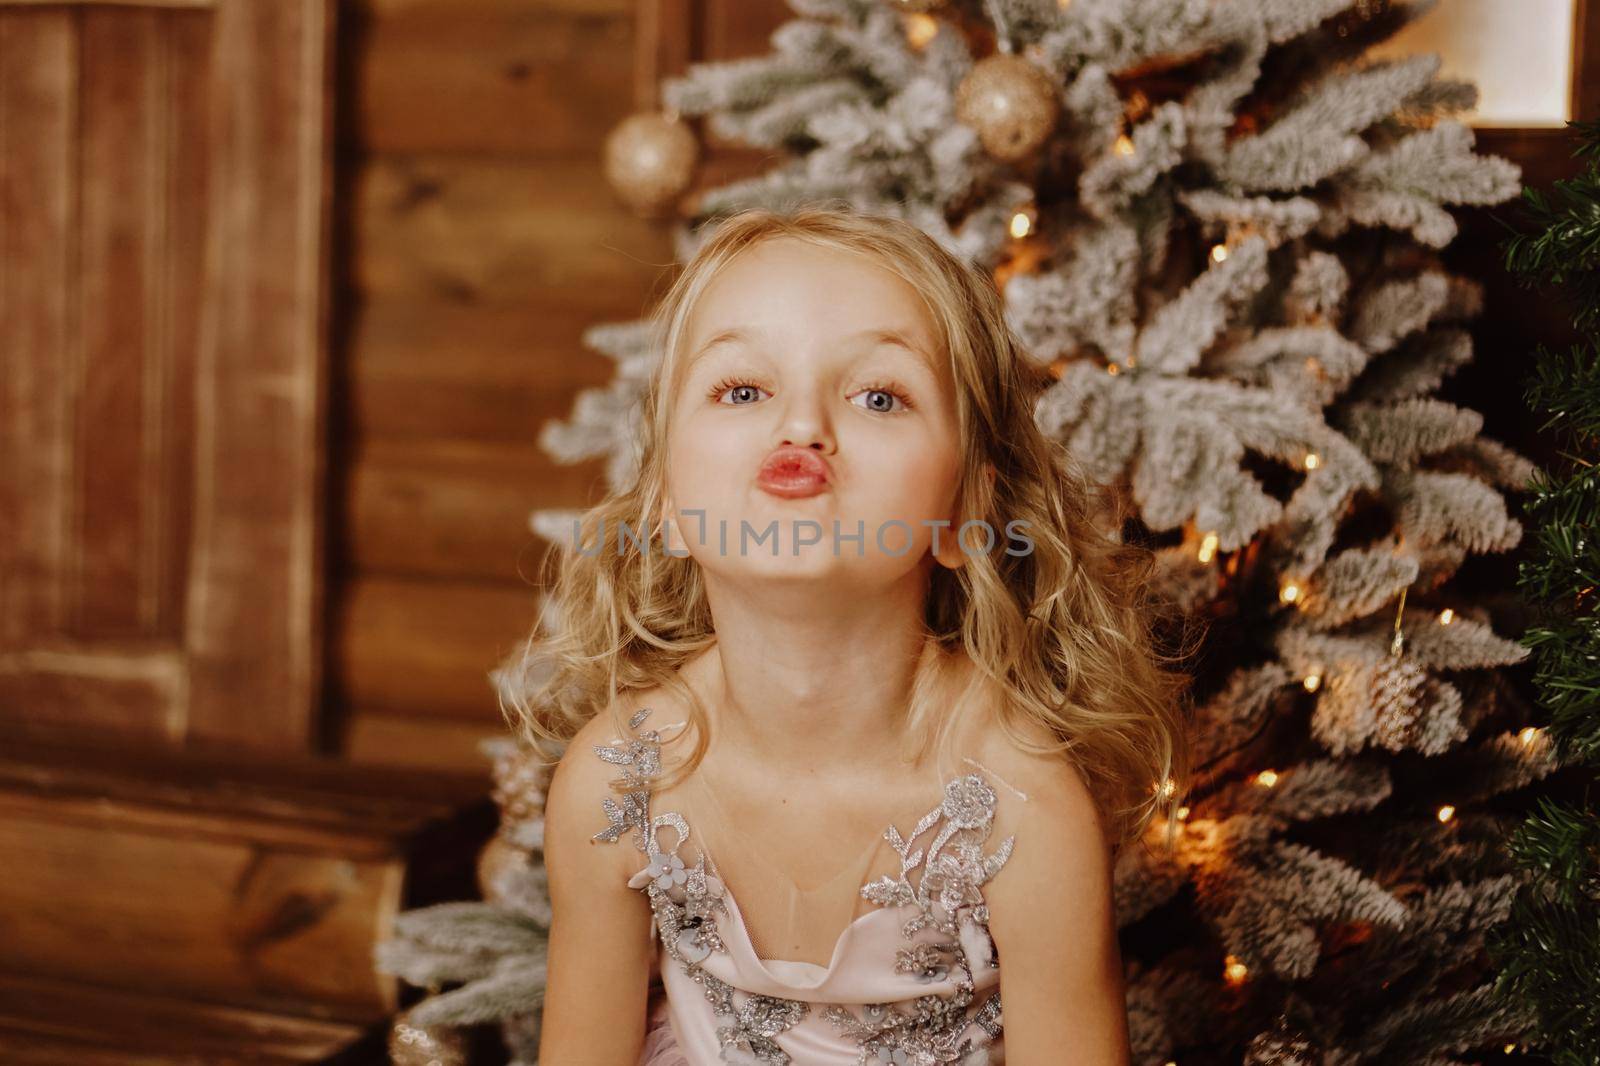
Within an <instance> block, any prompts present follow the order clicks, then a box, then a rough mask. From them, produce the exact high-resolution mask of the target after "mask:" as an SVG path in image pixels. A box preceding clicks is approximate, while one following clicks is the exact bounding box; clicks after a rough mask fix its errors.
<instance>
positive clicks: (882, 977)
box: [594, 708, 1027, 1066]
mask: <svg viewBox="0 0 1600 1066" xmlns="http://www.w3.org/2000/svg"><path fill="white" fill-rule="evenodd" d="M649 714H650V709H649V708H642V709H640V710H638V711H637V712H635V713H634V715H633V717H632V718H631V720H630V721H629V728H630V730H632V732H633V735H632V736H631V737H630V738H628V739H627V740H626V741H623V740H622V739H618V740H615V741H613V743H612V745H611V746H604V745H594V751H595V754H597V755H598V756H599V757H600V758H602V759H604V760H605V761H607V762H609V763H613V764H615V765H618V766H620V767H622V768H623V769H622V775H621V778H620V779H621V780H623V781H625V782H626V783H627V785H628V791H627V793H626V794H625V795H623V796H622V797H621V799H622V802H620V803H619V802H618V801H617V800H616V799H614V798H612V797H610V796H607V797H606V798H605V799H604V801H603V804H604V807H605V812H606V815H607V817H608V819H609V821H610V824H609V826H608V827H607V828H606V829H605V830H603V831H601V832H599V833H597V834H595V837H594V839H595V840H597V841H605V842H614V841H616V840H618V839H620V838H621V837H622V835H623V834H624V833H626V832H627V831H628V830H629V829H633V830H634V833H633V840H634V843H635V844H636V846H637V847H638V848H639V850H640V851H641V852H643V854H644V857H645V860H646V865H645V866H644V867H643V868H642V869H640V870H639V871H638V872H637V873H636V874H634V875H633V877H632V878H631V879H630V880H629V881H628V885H629V887H631V888H638V889H641V890H643V891H644V892H645V893H646V894H647V895H648V896H649V900H650V907H651V911H652V914H653V915H654V920H653V922H652V923H651V936H652V938H658V939H659V942H660V948H659V960H660V965H661V985H660V986H657V987H653V989H652V997H651V1000H650V1007H649V1024H648V1027H647V1035H646V1038H645V1042H644V1049H643V1052H642V1053H641V1055H640V1059H639V1066H712V1064H716V1063H745V1064H750V1066H757V1064H760V1066H785V1064H791V1063H792V1064H794V1066H862V1064H869V1063H895V1064H902V1066H935V1064H945V1063H954V1064H959V1066H999V1064H1002V1063H1004V1061H1005V1052H1004V1046H1003V1040H1002V1031H1001V1017H1000V987H999V986H1000V968H999V967H1000V963H999V959H998V957H997V953H996V951H995V948H994V943H993V941H992V940H991V938H990V936H989V931H988V918H989V913H988V908H987V907H986V906H985V904H984V900H983V893H982V891H981V886H982V885H983V884H984V883H985V882H987V881H988V880H990V879H991V878H992V877H994V876H995V874H996V873H998V872H999V871H1000V868H1001V867H1002V866H1004V865H1005V862H1006V859H1007V858H1008V857H1009V856H1010V854H1011V848H1012V843H1013V841H1014V839H1015V838H1014V837H1012V836H1008V837H1006V838H1005V839H1004V840H1002V841H1001V842H1000V843H999V845H998V846H997V847H996V848H995V850H994V851H993V852H992V853H990V854H985V850H984V849H985V841H986V840H987V838H988V837H989V836H990V832H991V829H992V828H993V825H994V822H995V813H996V793H995V791H994V789H993V788H992V787H991V786H990V784H989V781H988V779H987V778H986V777H985V776H984V775H983V774H980V773H963V774H960V775H957V776H955V777H953V778H951V779H949V780H948V781H945V782H944V783H943V798H942V800H936V801H935V802H934V805H933V806H932V809H931V810H927V812H926V813H925V814H923V815H922V817H921V818H920V819H918V821H917V822H916V825H915V828H914V829H913V830H912V831H911V832H910V833H909V834H908V835H905V836H902V834H901V833H900V830H899V828H898V827H897V826H895V825H890V826H889V827H888V828H887V829H886V830H884V832H883V834H882V835H881V836H880V837H879V838H878V839H877V840H876V841H875V842H874V847H873V848H871V849H869V851H868V852H867V853H866V855H865V856H863V857H861V858H860V859H858V860H856V861H855V862H854V863H851V864H850V865H849V866H847V867H846V869H845V870H844V871H843V872H842V873H841V874H839V875H837V876H835V877H834V878H833V879H832V880H830V881H829V882H828V883H827V884H824V885H820V886H817V887H816V888H812V889H805V888H802V887H801V886H800V885H798V884H797V883H795V882H794V881H793V880H792V879H789V878H785V877H784V876H783V875H782V874H781V873H779V872H778V871H776V870H774V869H773V868H772V867H767V871H768V873H767V874H766V875H764V877H765V881H766V883H765V884H763V886H762V887H763V891H762V893H759V894H757V896H752V897H748V898H746V899H745V900H744V902H745V904H746V905H747V906H754V904H756V903H758V902H759V903H760V904H761V907H760V908H758V910H753V911H751V914H752V915H757V914H759V915H760V916H761V921H760V922H753V923H751V924H750V925H747V923H746V918H745V915H744V913H743V912H742V911H741V908H740V901H739V900H736V899H735V898H734V894H733V891H732V889H731V888H730V887H729V886H728V884H727V883H726V881H725V879H724V878H723V877H722V876H721V874H722V871H720V870H719V868H718V866H717V863H716V862H715V861H714V860H713V859H712V857H711V852H712V851H713V850H715V851H716V853H717V854H719V855H722V856H724V857H725V858H727V859H730V860H731V858H732V856H733V855H735V854H740V853H742V854H743V855H744V857H745V858H744V862H743V864H742V867H741V869H742V870H744V871H747V872H751V873H752V881H750V882H741V883H750V884H753V883H755V875H754V872H756V871H759V869H760V857H759V850H760V849H759V848H758V847H757V848H745V849H743V850H742V852H741V850H740V848H741V846H740V844H739V841H738V837H737V833H738V830H737V827H736V825H735V824H734V823H733V822H732V820H731V819H728V818H723V817H717V816H716V815H717V813H718V811H719V809H718V808H716V806H715V797H714V795H713V794H712V793H711V792H710V791H709V790H704V789H701V790H700V791H701V792H702V793H703V795H702V798H701V799H700V800H698V801H696V802H695V803H694V804H693V806H694V807H695V811H694V813H695V814H696V821H697V825H696V832H695V833H691V829H690V825H689V819H687V818H686V817H685V816H684V814H683V813H682V811H683V810H687V809H689V808H688V807H680V808H679V809H677V810H665V811H653V810H652V809H651V799H652V793H653V792H654V780H655V778H656V777H657V775H658V774H659V773H660V771H661V757H660V740H661V736H660V734H659V733H658V732H657V731H656V730H655V729H644V730H641V729H640V726H641V725H642V724H643V723H644V720H645V719H646V718H647V717H648V716H649ZM675 724H682V723H675ZM966 761H967V762H969V763H972V764H973V765H979V764H977V763H975V762H973V760H970V759H968V760H966ZM691 776H692V775H691ZM1002 784H1004V782H1002ZM1006 787H1007V788H1010V786H1009V785H1007V786H1006ZM1012 791H1013V792H1016V790H1015V789H1012ZM1016 794H1017V795H1019V796H1021V797H1022V798H1023V799H1026V798H1027V797H1026V796H1025V795H1024V794H1023V793H1020V792H1017V793H1016ZM712 826H715V827H716V834H715V835H716V848H715V849H713V848H711V847H709V846H708V844H707V841H706V838H707V835H708V834H707V833H706V832H704V830H708V829H710V828H711V827H712ZM662 830H669V832H665V833H663V832H661V831H662ZM692 837H693V840H694V842H693V843H691V838H692ZM884 842H887V844H888V845H889V846H890V847H891V848H892V849H893V850H892V851H888V849H885V848H883V846H882V845H883V843H884ZM880 858H887V859H889V860H890V863H889V865H888V868H887V869H886V870H884V871H883V872H882V873H881V874H880V875H879V876H878V877H876V878H875V879H874V878H868V879H867V880H866V881H865V883H862V882H861V881H855V882H853V884H854V885H858V886H859V888H858V889H857V891H856V892H855V893H849V894H844V893H840V892H838V891H834V892H832V893H822V892H820V890H821V889H824V888H828V887H830V886H832V885H837V884H838V883H839V882H840V881H841V879H842V878H844V877H848V876H852V875H854V874H856V873H858V872H862V871H871V870H873V869H874V867H875V866H878V865H879V863H878V862H877V860H878V859H880ZM729 869H730V870H732V869H733V867H731V866H730V867H729ZM785 882H786V884H787V887H779V886H782V885H784V884H785ZM852 901H853V902H852ZM841 908H854V910H852V911H851V913H855V911H860V910H864V913H859V914H856V915H855V916H854V917H852V918H851V919H850V920H849V922H848V924H846V925H844V931H843V932H842V933H841V934H839V936H838V938H837V939H836V940H835V941H834V942H833V951H832V957H831V961H830V963H829V964H828V965H826V966H824V965H821V964H818V963H814V962H803V961H792V960H786V959H773V958H765V957H761V953H760V952H759V951H758V948H757V943H758V942H765V937H766V935H767V933H766V932H763V933H761V935H760V936H753V935H752V929H760V930H765V931H771V930H777V929H783V930H784V933H783V934H782V935H775V936H774V939H773V940H772V941H770V942H771V943H774V944H778V943H783V944H788V943H790V942H791V941H792V940H793V939H794V938H795V935H796V934H797V931H798V932H799V933H801V934H803V933H804V931H806V930H811V931H815V930H817V929H833V928H838V926H839V924H840V923H839V921H838V916H839V915H840V912H841ZM801 938H802V939H803V938H804V937H803V935H802V936H801ZM813 939H815V938H814V937H813Z"/></svg>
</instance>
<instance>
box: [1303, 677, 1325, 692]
mask: <svg viewBox="0 0 1600 1066" xmlns="http://www.w3.org/2000/svg"><path fill="white" fill-rule="evenodd" d="M1301 684H1302V685H1304V686H1305V687H1306V691H1307V692H1315V691H1317V689H1319V688H1321V687H1322V675H1321V674H1307V675H1306V679H1305V680H1304V681H1302V682H1301Z"/></svg>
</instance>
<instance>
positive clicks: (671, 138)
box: [605, 111, 700, 215]
mask: <svg viewBox="0 0 1600 1066" xmlns="http://www.w3.org/2000/svg"><path fill="white" fill-rule="evenodd" d="M699 158H700V142H699V141H698V140H697V139H696V138H695V135H694V131H693V130H691V129H690V128H689V126H688V124H687V123H685V122H684V121H683V120H682V119H680V118H678V117H677V116H676V115H665V114H660V113H657V112H653V111H644V112H640V113H639V114H636V115H629V116H628V117H627V118H625V119H623V120H622V121H621V122H619V123H618V124H617V126H616V128H615V129H613V130H612V131H611V133H610V134H609V135H608V136H607V137H606V144H605V175H606V181H608V182H609V183H610V184H611V188H612V190H613V191H614V192H615V193H616V194H617V197H618V198H619V199H620V200H622V201H623V202H624V203H626V204H627V205H628V206H629V207H631V208H632V209H633V210H634V211H635V212H637V213H639V214H641V215H654V214H659V213H661V212H662V211H664V210H665V209H667V208H669V207H671V206H672V205H673V204H674V203H675V202H676V201H677V199H678V198H679V197H680V196H682V195H683V194H684V192H685V191H686V190H687V189H688V188H689V185H690V183H691V182H692V181H693V180H694V168H695V164H696V163H697V162H698V161H699Z"/></svg>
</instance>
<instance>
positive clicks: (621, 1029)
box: [509, 208, 1189, 1066]
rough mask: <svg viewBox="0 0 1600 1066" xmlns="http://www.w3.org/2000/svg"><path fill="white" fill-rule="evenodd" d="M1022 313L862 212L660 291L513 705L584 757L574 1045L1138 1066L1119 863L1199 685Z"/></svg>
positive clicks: (824, 1058) (1173, 764) (806, 1065)
mask: <svg viewBox="0 0 1600 1066" xmlns="http://www.w3.org/2000/svg"><path fill="white" fill-rule="evenodd" d="M1002 306H1003V305H1002V303H1001V300H1000V297H999V295H998V293H997V292H996V291H995V289H994V287H993V285H992V283H991V282H990V281H989V280H988V279H987V278H985V277H984V276H983V275H982V274H980V273H978V272H977V271H975V270H973V269H971V268H969V267H968V266H966V265H965V264H963V263H962V262H960V261H959V260H958V259H956V258H954V257H953V256H952V255H950V254H949V253H947V252H946V251H945V250H944V249H943V248H941V247H940V246H939V245H938V244H937V243H936V242H935V241H934V240H932V239H931V238H929V237H928V236H927V235H925V234H924V233H923V232H922V231H921V230H919V229H917V228H916V227H914V226H913V225H911V224H909V223H905V222H900V221H896V220H892V219H887V218H879V217H870V216H866V215H863V214H858V213H855V212H854V211H851V210H847V209H844V208H837V209H835V208H812V209H808V210H803V211H799V212H795V213H787V214H775V213H771V212H766V211H747V212H744V213H742V214H739V215H736V216H734V217H732V218H729V219H726V220H724V221H723V222H722V223H721V224H720V225H719V226H718V227H717V229H716V230H715V232H714V233H713V234H711V235H710V236H709V237H708V238H706V240H705V242H704V243H703V245H702V246H701V247H700V248H699V250H698V251H697V252H696V253H695V255H694V257H693V260H692V261H691V262H690V263H688V264H687V266H686V268H685V269H684V270H683V272H682V273H681V275H680V276H679V277H678V278H677V279H676V281H675V284H674V285H673V287H672V288H671V290H670V292H668V294H667V295H666V297H665V298H664V300H663V301H662V303H661V305H660V306H659V308H658V310H657V313H656V315H655V318H654V324H655V328H656V330H657V333H656V335H655V340H656V342H657V344H658V349H657V350H659V351H660V352H661V353H662V358H661V361H660V364H659V366H658V367H657V369H656V370H655V374H654V376H653V378H652V379H651V381H650V384H649V388H648V391H647V394H646V396H645V398H644V406H643V409H642V411H641V412H640V416H641V417H640V425H641V430H642V436H641V439H640V451H639V453H638V454H639V457H640V469H639V473H638V476H637V479H636V481H635V482H634V483H633V484H631V485H630V486H629V487H628V489H627V491H626V492H624V493H621V494H619V495H615V496H613V497H612V498H608V499H606V500H605V501H604V502H602V503H600V504H599V505H598V506H596V507H594V508H593V509H591V510H590V511H588V512H587V513H586V516H585V518H584V521H583V522H582V523H581V524H580V525H581V536H580V530H574V541H573V543H571V544H569V545H564V546H563V547H564V551H563V553H562V554H561V556H560V557H559V561H560V570H559V572H558V573H557V574H556V575H555V577H554V583H553V584H554V587H553V601H554V602H553V606H554V607H555V610H556V613H557V615H558V617H559V619H560V625H559V627H557V628H558V630H559V632H557V633H555V634H553V635H546V636H543V637H540V638H538V639H534V638H530V641H529V643H528V645H527V647H526V649H525V650H524V653H523V654H524V661H523V667H524V668H525V670H526V671H527V674H525V675H524V676H531V675H532V673H533V672H535V670H536V669H542V670H543V672H544V675H545V678H544V681H543V682H542V684H541V685H539V686H538V687H536V688H534V689H532V690H530V691H527V692H524V693H522V694H521V695H520V696H516V695H514V696H513V697H512V698H511V700H510V702H511V704H512V708H511V709H509V710H510V713H513V714H514V715H515V717H516V719H517V724H519V725H520V726H521V727H522V728H523V730H524V733H525V735H526V736H528V737H529V739H530V740H532V741H533V742H534V743H536V744H537V743H540V742H545V741H554V742H556V744H555V747H557V748H559V747H561V746H562V745H565V750H564V754H563V755H562V757H561V759H560V763H559V765H558V766H557V767H556V768H555V773H554V777H553V780H552V782H551V785H550V789H549V794H548V797H547V804H546V823H545V864H546V869H547V872H548V875H549V887H550V894H551V900H552V905H553V921H552V924H551V929H550V941H549V959H548V961H549V977H548V987H547V991H546V995H545V1000H544V1008H543V1010H544V1013H543V1032H542V1037H541V1040H542V1043H541V1048H540V1061H541V1062H544V1063H549V1064H551V1066H580V1064H582V1066H636V1064H649V1066H706V1064H711V1063H723V1062H734V1063H762V1064H767V1063H794V1064H796V1066H834V1064H837V1066H845V1064H849V1063H854V1064H861V1063H880V1062H882V1063H905V1064H917V1066H926V1064H933V1063H961V1064H965V1066H972V1064H978V1063H989V1064H997V1063H1000V1062H1003V1061H1009V1062H1010V1063H1011V1064H1012V1066H1060V1064H1068V1063H1075V1064H1085V1066H1088V1064H1094V1066H1113V1064H1119V1063H1125V1062H1127V1061H1128V1057H1129V1048H1128V1037H1127V1015H1126V1008H1125V1004H1124V987H1123V983H1122V966H1121V959H1120V955H1119V951H1118V946H1117V936H1116V924H1115V919H1114V915H1113V906H1112V892H1111V888H1112V882H1111V870H1112V863H1113V861H1114V857H1115V854H1116V849H1117V848H1118V847H1119V846H1120V845H1121V844H1123V843H1124V842H1126V841H1130V840H1134V839H1136V838H1138V837H1139V836H1141V835H1142V833H1143V831H1144V829H1145V827H1146V825H1147V824H1148V823H1149V821H1150V819H1151V818H1152V817H1153V816H1154V815H1155V813H1156V812H1157V811H1158V810H1166V811H1167V812H1168V813H1169V814H1170V813H1171V810H1172V808H1173V807H1174V806H1175V805H1176V804H1177V803H1178V802H1179V801H1180V798H1181V795H1182V792H1183V784H1184V781H1185V780H1186V778H1187V775H1188V769H1189V768H1188V764H1187V762H1186V756H1185V746H1184V740H1183V736H1182V730H1183V728H1184V727H1183V717H1182V715H1181V712H1180V710H1179V698H1178V697H1179V693H1180V691H1181V685H1182V680H1181V678H1180V676H1179V675H1178V674H1176V673H1174V672H1169V671H1168V670H1167V669H1165V667H1164V666H1163V665H1162V660H1161V659H1159V658H1158V657H1157V656H1156V655H1155V653H1153V652H1152V650H1151V640H1150V637H1149V626H1150V624H1151V623H1150V614H1149V611H1148V605H1147V604H1146V603H1145V602H1144V599H1143V596H1142V593H1143V591H1144V589H1145V588H1146V585H1145V575H1146V574H1147V568H1148V563H1149V561H1150V557H1149V555H1148V553H1146V552H1143V551H1141V550H1135V549H1134V548H1132V547H1131V546H1127V545H1123V544H1121V543H1120V541H1119V538H1118V536H1117V535H1116V533H1114V532H1113V533H1110V534H1108V533H1107V532H1106V530H1107V529H1111V530H1118V529H1120V526H1119V525H1117V524H1115V518H1116V516H1112V520H1111V521H1110V522H1108V521H1107V519H1106V518H1105V516H1104V515H1102V514H1100V513H1098V512H1097V510H1096V505H1097V504H1098V503H1099V502H1101V501H1100V500H1099V497H1098V495H1097V494H1095V493H1093V492H1092V491H1091V487H1090V486H1089V485H1088V484H1087V483H1086V482H1085V481H1084V479H1083V477H1082V476H1081V474H1079V473H1078V472H1077V469H1076V467H1075V466H1074V464H1073V463H1072V461H1071V459H1070V457H1069V456H1067V455H1066V454H1064V453H1063V451H1062V450H1061V448H1060V447H1059V446H1058V445H1056V444H1054V443H1053V442H1051V441H1050V440H1048V439H1047V438H1046V437H1044V436H1043V435H1042V434H1041V432H1040V431H1039V429H1038V428H1037V426H1036V424H1035V422H1034V419H1033V410H1034V400H1035V398H1036V397H1037V396H1038V394H1039V392H1040V391H1041V390H1042V389H1043V388H1044V387H1046V386H1047V385H1048V384H1049V382H1050V381H1051V377H1050V375H1049V374H1048V373H1047V372H1046V371H1044V370H1043V369H1041V368H1039V367H1037V366H1036V365H1035V364H1033V363H1031V362H1030V361H1029V360H1028V358H1027V357H1026V356H1025V354H1024V353H1023V352H1022V351H1021V350H1020V349H1019V343H1018V341H1017V340H1016V339H1015V337H1014V336H1013V335H1012V334H1011V333H1010V332H1009V331H1008V329H1007V327H1006V325H1005V322H1004V319H1003V314H1002ZM536 661H537V662H538V663H539V664H540V665H539V666H538V667H535V665H534V664H535V662H536ZM1002 961H1003V964H1004V965H1003V967H1002ZM1002 996H1003V998H1004V1004H1005V1009H1004V1016H1003V1019H1002V1014H1001V1001H1002ZM1002 1020H1003V1025H1002Z"/></svg>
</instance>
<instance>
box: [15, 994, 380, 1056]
mask: <svg viewBox="0 0 1600 1066" xmlns="http://www.w3.org/2000/svg"><path fill="white" fill-rule="evenodd" d="M372 1028H373V1026H372V1025H363V1024H360V1023H354V1022H342V1021H332V1020H328V1019H323V1018H304V1017H296V1016H293V1015H284V1014H273V1013H271V1012H269V1011H262V1010H252V1009H249V1008H244V1007H230V1006H223V1005H218V1004H212V1003H195V1002H192V1001H182V1000H172V999H165V998H163V997H160V996H153V995H150V994H148V993H144V992H138V991H133V990H131V989H111V988H103V987H97V986H95V985H90V984H83V983H79V982H69V981H57V980H51V979H49V978H44V977H39V976H36V975H22V974H7V973H3V972H0V1060H3V1061H5V1062H6V1063H8V1064H10V1066H172V1064H173V1063H174V1062H186V1063H195V1062H204V1063H206V1064H207V1066H243V1064H245V1063H260V1064H269V1066H273V1064H280V1063H320V1062H326V1061H328V1059H329V1057H330V1056H333V1055H336V1054H339V1053H341V1052H343V1051H344V1050H345V1049H347V1048H352V1047H355V1046H358V1045H359V1044H360V1043H361V1042H362V1041H363V1039H364V1038H365V1037H366V1036H367V1034H368V1033H370V1032H371V1030H372ZM371 1061H383V1060H382V1058H376V1059H373V1060H371Z"/></svg>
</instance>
